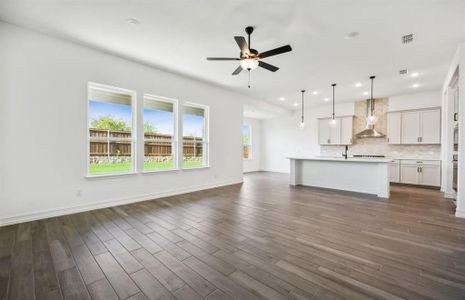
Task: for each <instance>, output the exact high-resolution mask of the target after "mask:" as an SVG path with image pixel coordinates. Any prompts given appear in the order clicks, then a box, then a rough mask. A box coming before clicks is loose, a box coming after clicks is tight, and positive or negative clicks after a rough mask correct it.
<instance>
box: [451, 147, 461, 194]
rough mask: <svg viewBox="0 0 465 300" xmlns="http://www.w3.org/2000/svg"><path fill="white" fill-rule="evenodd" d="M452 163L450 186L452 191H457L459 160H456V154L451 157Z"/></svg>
mask: <svg viewBox="0 0 465 300" xmlns="http://www.w3.org/2000/svg"><path fill="white" fill-rule="evenodd" d="M452 165H453V171H452V174H453V175H452V188H453V189H454V191H456V192H457V191H458V188H457V182H458V178H457V176H458V172H457V171H458V165H459V160H458V154H454V156H453V159H452Z"/></svg>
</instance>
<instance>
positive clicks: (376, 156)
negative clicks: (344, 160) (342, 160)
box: [353, 154, 386, 158]
mask: <svg viewBox="0 0 465 300" xmlns="http://www.w3.org/2000/svg"><path fill="white" fill-rule="evenodd" d="M353 157H358V158H385V157H386V156H385V155H382V154H354V156H353Z"/></svg>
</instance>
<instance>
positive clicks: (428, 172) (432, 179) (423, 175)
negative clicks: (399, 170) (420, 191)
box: [420, 165, 441, 186]
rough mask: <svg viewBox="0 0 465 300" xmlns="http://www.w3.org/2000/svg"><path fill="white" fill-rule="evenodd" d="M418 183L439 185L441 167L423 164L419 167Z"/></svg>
mask: <svg viewBox="0 0 465 300" xmlns="http://www.w3.org/2000/svg"><path fill="white" fill-rule="evenodd" d="M420 184H423V185H431V186H440V185H441V168H440V167H439V166H431V165H424V166H421V167H420Z"/></svg>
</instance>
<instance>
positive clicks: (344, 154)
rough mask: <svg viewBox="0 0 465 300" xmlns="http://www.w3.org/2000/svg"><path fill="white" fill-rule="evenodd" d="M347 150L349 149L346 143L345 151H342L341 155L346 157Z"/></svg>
mask: <svg viewBox="0 0 465 300" xmlns="http://www.w3.org/2000/svg"><path fill="white" fill-rule="evenodd" d="M348 150H349V146H348V145H346V149H345V151H344V152H342V156H343V157H344V158H345V159H347V151H348Z"/></svg>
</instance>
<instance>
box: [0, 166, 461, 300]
mask: <svg viewBox="0 0 465 300" xmlns="http://www.w3.org/2000/svg"><path fill="white" fill-rule="evenodd" d="M62 298H64V299H89V298H92V299H165V298H166V299H174V298H177V299H204V298H205V299H231V298H234V299H258V298H267V299H286V298H291V299H343V298H345V299H372V298H376V299H399V298H406V299H423V298H425V299H426V298H431V299H465V220H463V219H457V218H455V217H453V205H452V203H451V202H449V201H447V200H445V199H443V198H442V195H441V193H440V192H438V191H434V190H428V189H421V188H414V187H401V186H394V187H392V197H391V199H389V200H379V199H377V198H372V197H367V196H360V195H355V194H343V193H338V192H331V191H327V190H318V189H312V188H305V187H294V188H293V187H290V186H289V185H288V178H287V176H285V175H282V174H273V173H254V174H250V175H247V176H246V177H245V182H244V184H243V185H234V186H229V187H224V188H218V189H213V190H208V191H203V192H197V193H191V194H186V195H182V196H176V197H170V198H164V199H158V200H154V201H148V202H143V203H138V204H134V205H127V206H120V207H115V208H111V209H102V210H97V211H92V212H87V213H80V214H75V215H71V216H65V217H60V218H52V219H47V220H42V221H36V222H30V223H23V224H20V225H15V226H9V227H3V228H0V299H47V300H48V299H62Z"/></svg>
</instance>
